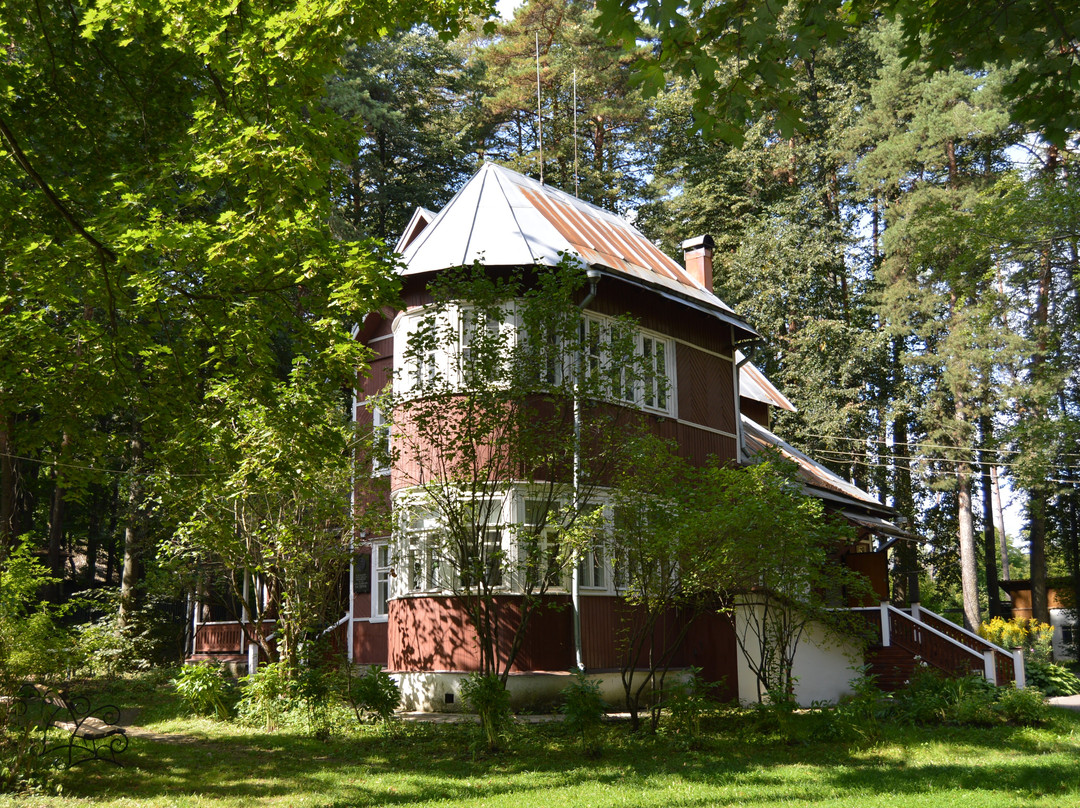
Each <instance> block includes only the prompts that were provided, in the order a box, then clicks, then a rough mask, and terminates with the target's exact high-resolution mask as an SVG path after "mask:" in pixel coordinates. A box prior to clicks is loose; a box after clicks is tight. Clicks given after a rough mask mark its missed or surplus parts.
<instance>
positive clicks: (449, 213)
mask: <svg viewBox="0 0 1080 808" xmlns="http://www.w3.org/2000/svg"><path fill="white" fill-rule="evenodd" d="M563 255H568V256H571V257H573V258H576V259H577V260H579V261H581V262H582V263H583V264H585V265H587V266H590V267H595V268H597V269H600V270H601V271H606V272H607V273H608V274H611V275H613V276H616V277H620V278H622V279H623V280H627V281H630V282H632V283H635V284H638V285H643V286H648V287H651V288H653V289H655V290H656V291H659V292H660V293H661V294H664V295H665V296H666V297H674V298H676V299H679V300H680V301H681V302H684V303H689V304H691V305H693V306H694V307H695V308H703V309H705V310H706V311H708V312H709V313H711V314H714V315H716V316H718V317H720V319H722V320H724V321H726V322H729V323H730V324H732V325H734V326H736V327H737V328H738V329H739V330H740V331H741V332H743V333H742V336H747V335H755V333H754V331H753V329H751V328H750V327H749V326H748V325H747V324H746V323H745V322H744V321H743V320H742V319H741V318H740V317H739V316H738V315H736V314H735V312H734V311H733V310H732V309H731V308H730V307H729V306H728V305H726V304H725V303H724V302H723V301H721V300H720V298H718V297H717V296H716V295H715V294H713V292H712V290H711V289H706V288H704V287H703V286H702V285H701V284H700V283H698V282H697V280H696V279H695V278H694V277H692V276H691V275H690V274H689V273H687V271H686V270H685V269H684V268H683V267H682V266H681V265H680V264H678V263H677V262H676V261H673V260H672V259H671V258H670V257H668V256H667V255H665V254H664V253H663V252H661V251H660V250H659V249H658V248H657V247H656V245H654V244H653V243H652V242H651V241H649V240H648V239H647V238H645V236H644V235H643V234H642V233H641V232H640V231H639V230H638V229H637V228H635V227H634V226H633V225H632V224H630V223H629V222H628V221H626V220H625V219H623V218H622V217H620V216H617V215H615V214H614V213H611V212H609V211H606V210H603V209H602V208H598V207H597V206H596V205H592V204H590V203H588V202H583V201H582V200H580V199H576V198H575V197H573V196H571V195H570V194H566V193H563V192H562V191H559V190H557V189H556V188H552V187H551V186H550V185H541V184H540V183H539V182H537V181H535V180H533V179H530V178H529V177H526V176H524V175H523V174H519V173H517V172H516V171H511V170H510V169H508V168H504V167H502V166H498V165H495V164H494V163H485V164H484V166H483V167H482V168H481V169H480V170H479V171H478V172H477V173H476V174H475V175H473V177H472V179H470V180H469V181H468V182H467V183H466V184H465V186H464V187H463V188H462V189H461V190H460V191H458V193H457V194H456V195H455V196H454V198H453V199H451V200H450V201H449V202H448V203H447V205H446V207H444V208H443V209H442V210H441V211H439V213H438V214H437V215H436V216H435V218H434V220H433V221H432V222H431V223H430V224H429V225H427V227H425V228H424V229H423V231H422V232H420V233H419V234H418V235H416V236H415V237H414V238H412V240H411V241H410V242H409V243H408V246H407V247H405V249H404V252H403V254H402V257H403V259H404V264H405V269H404V274H406V275H416V274H421V273H426V272H437V271H439V270H443V269H449V268H451V267H458V266H467V265H470V264H472V263H474V262H477V261H479V262H480V263H481V264H484V265H486V266H528V265H531V264H542V265H545V266H554V265H555V264H557V263H558V262H559V260H560V258H561V257H562V256H563ZM755 336H756V335H755Z"/></svg>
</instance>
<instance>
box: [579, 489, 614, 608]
mask: <svg viewBox="0 0 1080 808" xmlns="http://www.w3.org/2000/svg"><path fill="white" fill-rule="evenodd" d="M598 507H599V505H597V504H596V503H589V504H586V505H584V506H583V507H582V509H581V513H589V512H591V511H595V510H596V509H597V508H598ZM604 510H605V511H606V510H607V509H606V508H605V509H604ZM577 576H578V584H580V585H581V586H583V587H586V588H588V589H606V588H607V574H606V564H605V559H604V544H603V541H601V540H597V541H596V542H595V543H594V544H593V545H592V547H589V548H588V549H587V550H583V551H581V553H580V555H579V556H578V568H577Z"/></svg>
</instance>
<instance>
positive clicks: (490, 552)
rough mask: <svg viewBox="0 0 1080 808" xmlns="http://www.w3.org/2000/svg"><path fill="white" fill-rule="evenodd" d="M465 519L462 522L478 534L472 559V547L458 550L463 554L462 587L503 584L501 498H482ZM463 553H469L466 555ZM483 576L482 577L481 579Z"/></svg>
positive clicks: (461, 559) (460, 563)
mask: <svg viewBox="0 0 1080 808" xmlns="http://www.w3.org/2000/svg"><path fill="white" fill-rule="evenodd" d="M471 511H472V512H471V513H468V518H466V519H463V520H462V521H463V522H464V523H465V524H466V525H471V526H472V527H473V529H474V530H476V531H477V533H476V536H477V539H478V543H477V546H476V547H475V549H476V550H477V551H478V557H474V556H473V555H472V554H471V553H472V548H468V550H467V549H466V548H459V549H460V550H461V551H463V555H462V557H461V558H460V559H459V573H460V574H459V580H460V581H461V585H462V587H464V588H469V587H472V586H477V585H479V584H480V583H481V580H482V581H483V582H484V583H485V584H486V585H487V587H488V588H495V587H500V586H502V585H503V560H504V554H503V549H502V534H503V531H502V512H503V503H502V498H501V497H499V498H484V499H481V500H480V501H478V502H476V503H473V505H472V508H471ZM466 552H467V553H468V554H466ZM481 576H482V577H481Z"/></svg>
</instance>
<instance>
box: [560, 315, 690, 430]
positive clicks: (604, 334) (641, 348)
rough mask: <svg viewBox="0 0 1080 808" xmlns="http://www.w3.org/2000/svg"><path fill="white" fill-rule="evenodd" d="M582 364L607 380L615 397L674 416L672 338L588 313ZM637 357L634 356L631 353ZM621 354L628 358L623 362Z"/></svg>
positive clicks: (582, 334)
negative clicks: (631, 356)
mask: <svg viewBox="0 0 1080 808" xmlns="http://www.w3.org/2000/svg"><path fill="white" fill-rule="evenodd" d="M580 337H581V366H582V370H583V372H584V373H586V374H587V375H588V377H589V378H590V379H603V383H604V385H605V387H606V393H607V395H609V396H610V397H611V398H612V399H613V400H615V401H618V402H621V403H624V404H628V405H630V406H636V407H641V408H642V409H645V410H650V411H653V412H658V413H661V414H664V415H674V414H675V408H674V399H673V397H672V395H671V391H672V388H673V386H674V385H673V380H674V374H673V373H672V369H673V368H674V366H675V363H674V355H673V350H674V346H673V344H672V342H671V340H669V339H667V338H665V337H663V336H661V335H659V334H655V333H652V332H650V331H644V330H641V329H636V328H630V327H629V326H624V325H622V324H620V323H618V322H617V321H614V320H610V319H608V318H603V317H598V316H596V315H593V314H587V315H584V316H583V317H582V320H581V329H580ZM631 354H632V355H633V359H630V358H629V357H630V355H631ZM619 357H626V359H625V360H624V361H620V359H619Z"/></svg>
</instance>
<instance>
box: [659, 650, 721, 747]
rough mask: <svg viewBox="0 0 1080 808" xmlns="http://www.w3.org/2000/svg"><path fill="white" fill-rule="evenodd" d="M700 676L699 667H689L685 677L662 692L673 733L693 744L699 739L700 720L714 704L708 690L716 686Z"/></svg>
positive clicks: (711, 710)
mask: <svg viewBox="0 0 1080 808" xmlns="http://www.w3.org/2000/svg"><path fill="white" fill-rule="evenodd" d="M716 684H717V683H715V682H707V681H705V679H703V678H702V676H701V668H693V667H692V668H690V670H689V673H688V674H687V677H686V679H685V680H684V681H683V682H680V683H679V684H676V685H673V686H672V687H670V688H668V689H667V690H666V691H665V692H664V702H665V704H666V706H667V709H668V713H669V714H670V716H671V727H672V729H673V730H674V732H675V734H676V735H677V736H679V737H680V738H682V739H683V740H684V741H686V743H688V744H689V745H691V746H693V745H696V744H697V743H698V742H699V740H700V739H701V721H702V719H703V718H705V717H706V716H707V715H709V714H710V713H711V712H713V709H714V704H713V702H712V700H711V699H710V698H709V691H710V690H711V689H712V688H714V687H715V686H716Z"/></svg>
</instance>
